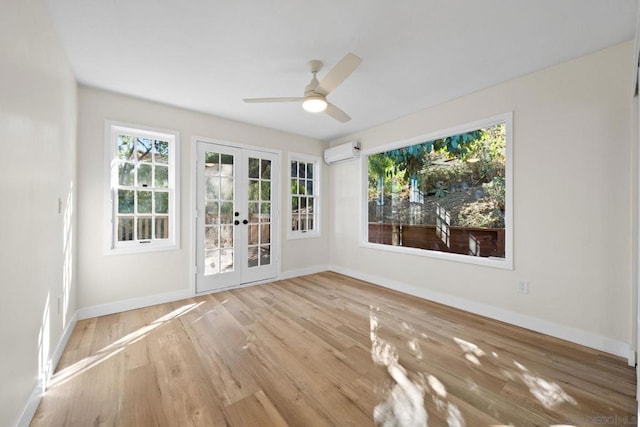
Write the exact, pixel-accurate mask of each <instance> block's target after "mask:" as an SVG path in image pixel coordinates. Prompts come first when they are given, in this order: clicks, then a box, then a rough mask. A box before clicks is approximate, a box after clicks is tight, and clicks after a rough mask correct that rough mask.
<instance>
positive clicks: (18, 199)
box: [0, 0, 76, 426]
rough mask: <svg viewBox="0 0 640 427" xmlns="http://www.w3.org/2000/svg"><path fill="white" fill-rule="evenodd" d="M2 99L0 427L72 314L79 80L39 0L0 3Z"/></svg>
mask: <svg viewBox="0 0 640 427" xmlns="http://www.w3.org/2000/svg"><path fill="white" fill-rule="evenodd" d="M0 94H1V95H0V149H1V152H2V154H1V155H0V194H2V209H0V242H2V244H1V245H0V289H1V290H2V297H0V342H2V345H0V361H2V363H0V425H3V426H11V425H14V424H15V423H16V422H17V421H18V420H19V419H20V418H21V417H22V414H23V413H24V411H25V410H26V411H27V412H29V411H33V410H35V407H34V406H33V404H37V399H35V397H36V396H37V394H32V393H33V392H36V391H37V388H38V387H39V384H40V381H41V380H42V379H43V377H42V374H43V372H42V371H43V370H44V368H43V367H41V365H45V366H46V362H48V360H49V359H50V358H51V356H52V354H53V352H54V350H55V349H54V348H53V347H54V346H56V344H57V343H58V342H59V341H60V340H61V337H62V336H63V329H64V328H66V327H67V326H68V325H69V323H70V321H71V320H72V316H73V314H74V313H75V310H76V298H75V294H76V289H75V283H76V281H75V278H74V274H73V272H74V267H75V265H74V263H73V260H74V257H73V254H74V245H73V238H74V228H75V227H74V223H75V215H74V213H73V207H74V201H73V198H74V197H75V188H74V186H75V135H76V82H75V79H74V77H73V74H72V72H71V69H70V66H69V64H68V62H67V59H66V56H65V54H64V52H63V51H62V48H61V46H60V44H59V42H58V38H57V34H56V33H55V31H54V29H53V27H52V23H51V21H50V19H49V16H48V14H47V12H46V10H45V7H44V4H43V3H42V1H40V0H20V1H8V2H3V4H2V13H0ZM59 198H60V200H62V205H61V209H60V210H61V212H60V213H58V199H59ZM65 213H66V218H67V220H66V221H65ZM59 297H60V300H61V307H60V311H58V298H59ZM47 313H48V314H47ZM42 360H44V361H45V363H42ZM30 398H34V399H30ZM28 402H31V403H32V405H31V406H29V405H27V403H28ZM25 418H26V419H29V414H26V416H25Z"/></svg>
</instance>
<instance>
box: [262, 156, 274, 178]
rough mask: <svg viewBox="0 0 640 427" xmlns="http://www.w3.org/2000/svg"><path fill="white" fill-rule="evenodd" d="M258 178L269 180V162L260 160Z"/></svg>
mask: <svg viewBox="0 0 640 427" xmlns="http://www.w3.org/2000/svg"><path fill="white" fill-rule="evenodd" d="M260 177H261V178H262V179H271V160H265V159H262V161H261V167H260Z"/></svg>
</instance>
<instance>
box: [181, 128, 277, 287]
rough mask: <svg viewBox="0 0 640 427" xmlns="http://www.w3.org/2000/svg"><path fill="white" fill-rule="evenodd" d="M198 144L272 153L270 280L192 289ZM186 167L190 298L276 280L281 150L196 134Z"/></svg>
mask: <svg viewBox="0 0 640 427" xmlns="http://www.w3.org/2000/svg"><path fill="white" fill-rule="evenodd" d="M198 141H200V142H205V143H209V144H217V145H224V146H227V147H231V148H239V149H241V150H245V149H246V150H254V151H262V152H265V153H270V154H274V155H275V156H276V159H277V161H278V167H277V168H273V169H272V176H273V178H272V182H273V183H275V185H277V188H278V191H277V193H276V195H275V198H274V201H273V202H272V203H271V214H272V215H275V216H276V221H273V222H272V226H275V227H277V229H276V230H275V231H274V232H273V236H274V242H272V244H271V254H272V256H274V257H275V260H274V262H275V265H276V277H273V278H271V279H266V280H259V281H255V282H249V283H240V284H238V285H233V286H228V287H225V288H221V289H214V290H212V291H209V292H206V291H205V292H197V289H196V277H197V275H198V269H197V266H196V262H197V259H198V248H197V244H198V241H197V238H198V236H197V233H198V225H197V221H196V214H197V206H198V205H197V202H198V194H197V180H198V179H197V166H196V162H197V160H198ZM189 166H190V168H189V169H190V170H191V180H190V181H191V182H190V185H191V191H190V193H191V200H190V202H189V215H188V218H189V236H190V237H189V292H190V294H191V295H192V296H196V295H206V294H210V293H216V292H220V291H224V290H228V289H235V288H242V287H245V286H253V285H259V284H262V283H269V282H273V281H275V280H278V279H279V277H280V274H281V259H282V257H281V249H282V231H281V227H282V217H281V216H280V215H281V211H282V209H281V204H282V200H283V198H282V197H281V194H282V176H281V169H282V151H281V150H276V149H272V148H267V147H260V146H257V145H248V144H242V143H239V142H232V141H226V140H222V139H216V138H208V137H205V136H198V135H194V136H192V137H191V158H190V160H189Z"/></svg>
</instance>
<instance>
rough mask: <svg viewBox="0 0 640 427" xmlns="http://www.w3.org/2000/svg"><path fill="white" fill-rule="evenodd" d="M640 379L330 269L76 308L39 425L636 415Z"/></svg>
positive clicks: (585, 421) (536, 421)
mask: <svg viewBox="0 0 640 427" xmlns="http://www.w3.org/2000/svg"><path fill="white" fill-rule="evenodd" d="M634 392H635V371H634V369H632V368H630V367H628V366H627V364H626V361H625V360H623V359H620V358H618V357H614V356H611V355H608V354H605V353H602V352H598V351H595V350H592V349H588V348H585V347H581V346H578V345H575V344H571V343H568V342H564V341H561V340H558V339H555V338H551V337H548V336H544V335H541V334H537V333H534V332H531V331H527V330H524V329H520V328H517V327H514V326H510V325H507V324H504V323H500V322H496V321H493V320H489V319H486V318H483V317H480V316H476V315H472V314H469V313H466V312H463V311H459V310H456V309H452V308H448V307H444V306H441V305H438V304H434V303H430V302H427V301H424V300H421V299H419V298H414V297H410V296H407V295H403V294H400V293H396V292H393V291H389V290H386V289H383V288H380V287H376V286H374V285H371V284H367V283H365V282H361V281H358V280H355V279H351V278H348V277H345V276H341V275H339V274H336V273H321V274H315V275H311V276H305V277H300V278H295V279H291V280H283V281H279V282H276V283H272V284H267V285H261V286H254V287H248V288H243V289H236V290H232V291H226V292H220V293H216V294H212V295H206V296H202V297H196V298H192V299H188V300H183V301H179V302H175V303H170V304H163V305H158V306H154V307H149V308H145V309H140V310H134V311H129V312H124V313H120V314H114V315H110V316H104V317H99V318H94V319H88V320H83V321H80V322H78V324H77V326H76V328H75V330H74V331H73V334H72V336H71V338H70V341H69V343H68V346H67V348H66V349H65V351H64V354H63V356H62V359H61V361H60V363H59V367H58V370H57V372H56V373H55V375H54V376H53V381H52V385H51V386H50V387H49V389H48V390H47V392H46V394H45V396H44V398H43V399H42V402H41V404H40V407H39V409H38V411H37V413H36V415H35V417H34V419H33V422H32V425H33V426H181V427H182V426H225V425H233V426H245V425H247V426H249V425H251V426H256V425H274V426H287V425H289V426H324V425H333V426H368V425H375V424H376V423H377V424H383V425H389V426H414V425H415V426H417V425H424V422H425V420H427V422H428V425H429V426H441V425H450V426H465V425H466V426H469V427H475V426H486V425H514V426H547V425H554V424H567V425H576V426H577V425H589V424H591V425H615V424H613V423H614V422H615V423H617V425H635V423H636V420H635V416H636V410H637V404H636V401H635V397H634ZM405 421H406V422H407V423H404V422H405ZM384 423H387V424H384Z"/></svg>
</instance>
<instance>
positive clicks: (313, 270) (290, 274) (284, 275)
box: [278, 265, 329, 280]
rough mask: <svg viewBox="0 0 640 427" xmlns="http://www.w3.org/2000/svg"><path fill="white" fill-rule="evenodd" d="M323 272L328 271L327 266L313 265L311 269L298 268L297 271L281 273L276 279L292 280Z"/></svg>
mask: <svg viewBox="0 0 640 427" xmlns="http://www.w3.org/2000/svg"><path fill="white" fill-rule="evenodd" d="M323 271H329V266H328V265H314V266H311V267H305V268H300V269H297V270H288V271H283V272H282V273H281V274H280V277H278V280H286V279H293V278H294V277H300V276H308V275H310V274H316V273H322V272H323Z"/></svg>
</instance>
